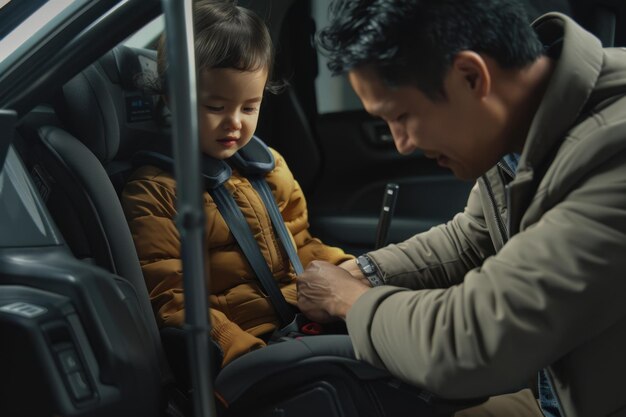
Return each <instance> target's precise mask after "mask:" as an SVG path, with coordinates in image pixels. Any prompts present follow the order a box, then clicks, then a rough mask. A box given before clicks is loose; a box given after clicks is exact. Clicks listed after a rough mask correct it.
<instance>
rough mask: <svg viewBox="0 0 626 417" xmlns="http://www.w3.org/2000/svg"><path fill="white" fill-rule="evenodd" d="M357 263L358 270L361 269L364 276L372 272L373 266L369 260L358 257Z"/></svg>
mask: <svg viewBox="0 0 626 417" xmlns="http://www.w3.org/2000/svg"><path fill="white" fill-rule="evenodd" d="M357 263H358V264H359V268H361V271H363V273H364V274H365V275H369V274H372V273H373V272H374V265H372V264H371V263H370V261H369V259H367V258H366V257H364V256H359V257H358V258H357Z"/></svg>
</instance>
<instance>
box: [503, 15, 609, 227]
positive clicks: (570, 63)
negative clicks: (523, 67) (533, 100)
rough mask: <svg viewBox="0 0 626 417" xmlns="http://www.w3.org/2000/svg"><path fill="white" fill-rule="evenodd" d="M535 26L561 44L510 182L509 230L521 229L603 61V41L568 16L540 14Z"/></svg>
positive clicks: (553, 42)
mask: <svg viewBox="0 0 626 417" xmlns="http://www.w3.org/2000/svg"><path fill="white" fill-rule="evenodd" d="M533 27H534V28H535V30H536V32H537V34H538V35H539V38H540V39H541V41H542V42H543V43H544V45H559V44H560V53H559V56H558V60H557V63H556V66H555V69H554V71H553V73H552V77H551V78H550V81H549V83H548V87H547V89H546V92H545V93H544V96H543V99H542V101H541V103H540V104H539V108H538V109H537V112H536V113H535V117H534V118H533V121H532V123H531V126H530V129H529V131H528V136H527V137H526V143H525V144H524V149H523V151H522V155H521V157H520V160H519V165H518V168H517V172H516V175H515V178H514V179H513V181H511V182H510V183H509V185H508V187H509V191H508V193H507V199H508V201H507V204H506V205H507V209H508V232H509V236H513V235H514V234H516V233H517V232H518V231H519V225H520V221H521V218H522V216H523V214H524V212H525V211H526V209H527V208H528V206H529V204H530V202H531V200H532V198H533V196H534V194H535V192H536V190H537V187H538V185H539V181H540V180H541V177H542V176H543V175H544V173H545V171H546V169H547V166H548V165H549V161H550V156H551V155H553V154H554V152H555V151H556V149H558V147H559V145H560V144H561V143H562V141H563V139H564V137H565V135H566V133H567V132H568V131H569V130H570V129H571V128H572V127H573V126H574V125H576V121H577V119H578V118H579V117H580V115H581V113H582V112H583V109H584V108H585V107H586V105H587V103H588V101H589V98H590V96H591V94H592V92H593V90H594V88H595V86H596V84H597V82H598V78H599V76H600V72H601V69H602V64H603V51H602V45H601V44H600V41H599V40H598V39H597V38H596V37H594V36H593V35H591V34H590V33H589V32H587V31H585V30H584V29H583V28H581V27H580V26H578V25H577V24H576V23H575V22H574V21H573V20H571V19H570V18H569V17H567V16H565V15H562V14H559V13H549V14H547V15H544V16H542V17H540V18H539V19H537V20H536V21H535V22H534V23H533ZM555 116H556V117H555Z"/></svg>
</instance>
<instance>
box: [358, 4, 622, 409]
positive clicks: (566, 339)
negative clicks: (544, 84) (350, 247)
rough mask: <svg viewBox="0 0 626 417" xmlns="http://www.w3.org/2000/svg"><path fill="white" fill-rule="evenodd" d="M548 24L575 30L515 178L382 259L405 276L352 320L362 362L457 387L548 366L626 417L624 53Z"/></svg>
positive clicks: (544, 21)
mask: <svg viewBox="0 0 626 417" xmlns="http://www.w3.org/2000/svg"><path fill="white" fill-rule="evenodd" d="M534 27H535V29H536V30H537V31H538V33H539V34H540V37H542V40H543V41H544V43H545V44H551V43H552V41H553V40H554V38H550V37H551V36H552V37H556V38H558V37H560V36H563V37H564V40H563V47H562V51H561V54H560V56H559V58H558V63H557V67H556V69H555V72H554V74H553V76H552V78H551V81H550V85H549V87H548V90H547V92H546V94H545V96H544V99H543V101H542V103H541V105H540V107H539V109H538V111H537V113H536V115H535V117H534V120H533V122H532V126H531V128H530V131H529V134H528V137H527V141H526V145H525V147H524V150H523V153H522V155H521V159H520V162H519V165H518V170H517V174H516V176H515V178H514V179H511V177H508V174H507V173H506V172H505V170H504V169H503V168H504V167H503V166H502V165H500V164H499V166H496V167H494V168H493V169H492V170H490V171H489V172H488V173H487V174H486V175H485V176H483V177H482V178H481V179H480V180H479V181H478V182H477V185H476V186H475V187H474V189H473V190H472V192H471V193H470V196H469V200H468V202H467V207H466V208H465V211H464V212H463V213H460V214H458V215H457V216H455V217H454V219H453V220H452V221H450V222H449V223H447V224H445V225H442V226H439V227H436V228H433V229H432V230H430V231H428V232H425V233H423V234H419V235H417V236H415V237H413V238H411V239H409V240H407V241H406V242H403V243H401V244H398V245H391V246H389V247H387V248H383V249H381V250H378V251H375V252H372V253H370V255H371V257H372V259H373V260H374V261H375V262H376V264H377V265H378V267H379V268H380V270H381V271H382V272H383V274H384V278H385V280H386V282H387V283H388V284H390V285H393V286H383V287H378V288H374V289H372V290H370V291H368V292H367V293H366V294H365V295H364V296H362V297H361V298H360V299H359V300H358V301H357V302H356V304H355V305H354V306H353V308H352V309H351V310H350V312H349V314H348V317H347V323H348V330H349V332H350V335H351V337H352V340H353V343H354V345H355V348H356V351H357V352H358V356H359V357H360V358H362V359H365V360H366V361H368V362H371V363H373V364H375V365H377V366H384V367H386V368H388V369H390V370H391V371H392V372H393V373H394V374H396V375H398V376H400V377H401V378H403V379H404V380H406V381H409V382H411V383H414V384H417V385H421V386H424V387H426V388H427V389H429V390H431V391H433V392H435V393H437V394H439V395H441V396H444V397H456V398H467V397H479V396H487V395H494V394H498V393H503V392H507V391H510V390H514V389H517V388H519V387H520V386H523V385H524V384H525V383H526V382H527V381H529V380H530V379H531V378H534V377H535V376H536V374H537V371H538V370H540V369H542V368H544V367H547V368H548V371H549V375H550V379H551V382H552V383H553V385H554V386H555V389H556V393H557V396H558V399H559V401H560V403H561V405H562V408H563V411H564V413H565V415H566V416H567V417H600V416H612V417H618V416H626V383H625V382H624V381H625V378H626V353H624V352H626V50H625V49H624V48H621V49H618V48H615V49H602V48H601V45H600V42H599V41H598V40H597V39H596V38H595V37H593V36H592V35H590V34H589V33H587V32H586V31H584V30H583V29H582V28H581V27H580V26H578V25H577V24H576V23H574V22H573V21H572V20H570V19H569V18H567V17H565V16H563V15H559V14H549V15H546V16H543V17H542V18H540V19H539V20H538V21H537V22H535V24H534ZM506 182H508V185H505V183H506ZM505 187H506V188H505ZM507 199H508V201H509V203H508V204H507ZM399 287H405V288H399ZM406 288H410V289H414V290H418V291H410V290H407V289H406ZM422 289H426V290H422Z"/></svg>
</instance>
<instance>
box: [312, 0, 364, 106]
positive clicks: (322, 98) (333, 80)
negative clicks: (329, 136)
mask: <svg viewBox="0 0 626 417" xmlns="http://www.w3.org/2000/svg"><path fill="white" fill-rule="evenodd" d="M330 1H331V0H315V1H312V2H311V3H312V4H311V7H312V14H313V19H314V20H315V25H316V27H317V30H318V31H319V30H320V29H322V28H323V27H325V26H326V25H327V24H328V6H329V5H330ZM318 61H319V73H318V76H317V79H316V80H315V91H316V95H317V112H318V113H319V114H323V113H335V112H341V111H348V110H361V109H363V106H362V105H361V101H360V100H359V98H358V97H357V95H356V94H355V93H354V90H352V87H351V86H350V83H349V82H348V78H347V76H346V75H345V74H344V75H338V76H335V77H333V76H331V74H330V71H329V70H328V67H327V66H326V63H327V62H328V60H327V59H326V57H325V56H324V55H322V54H320V53H319V51H318Z"/></svg>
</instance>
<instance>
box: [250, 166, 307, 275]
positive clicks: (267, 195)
mask: <svg viewBox="0 0 626 417" xmlns="http://www.w3.org/2000/svg"><path fill="white" fill-rule="evenodd" d="M248 180H249V181H250V183H252V186H253V187H254V189H255V190H256V191H257V193H259V195H260V196H261V200H263V204H264V205H265V208H266V209H267V212H268V213H269V215H270V219H271V220H272V224H273V225H274V231H275V232H276V234H277V235H278V238H279V239H280V241H281V242H282V244H283V248H285V252H287V256H288V257H289V261H290V262H291V265H292V266H293V270H294V271H295V273H296V274H297V275H300V274H302V272H304V268H303V267H302V262H300V258H299V257H298V251H297V250H296V248H295V246H294V245H293V241H292V240H291V235H290V234H289V231H288V230H287V226H285V220H284V219H283V216H282V214H280V210H279V209H278V205H276V200H274V195H273V194H272V190H271V189H270V187H269V185H268V184H267V181H265V178H263V177H260V176H257V175H255V176H253V177H251V178H248Z"/></svg>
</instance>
